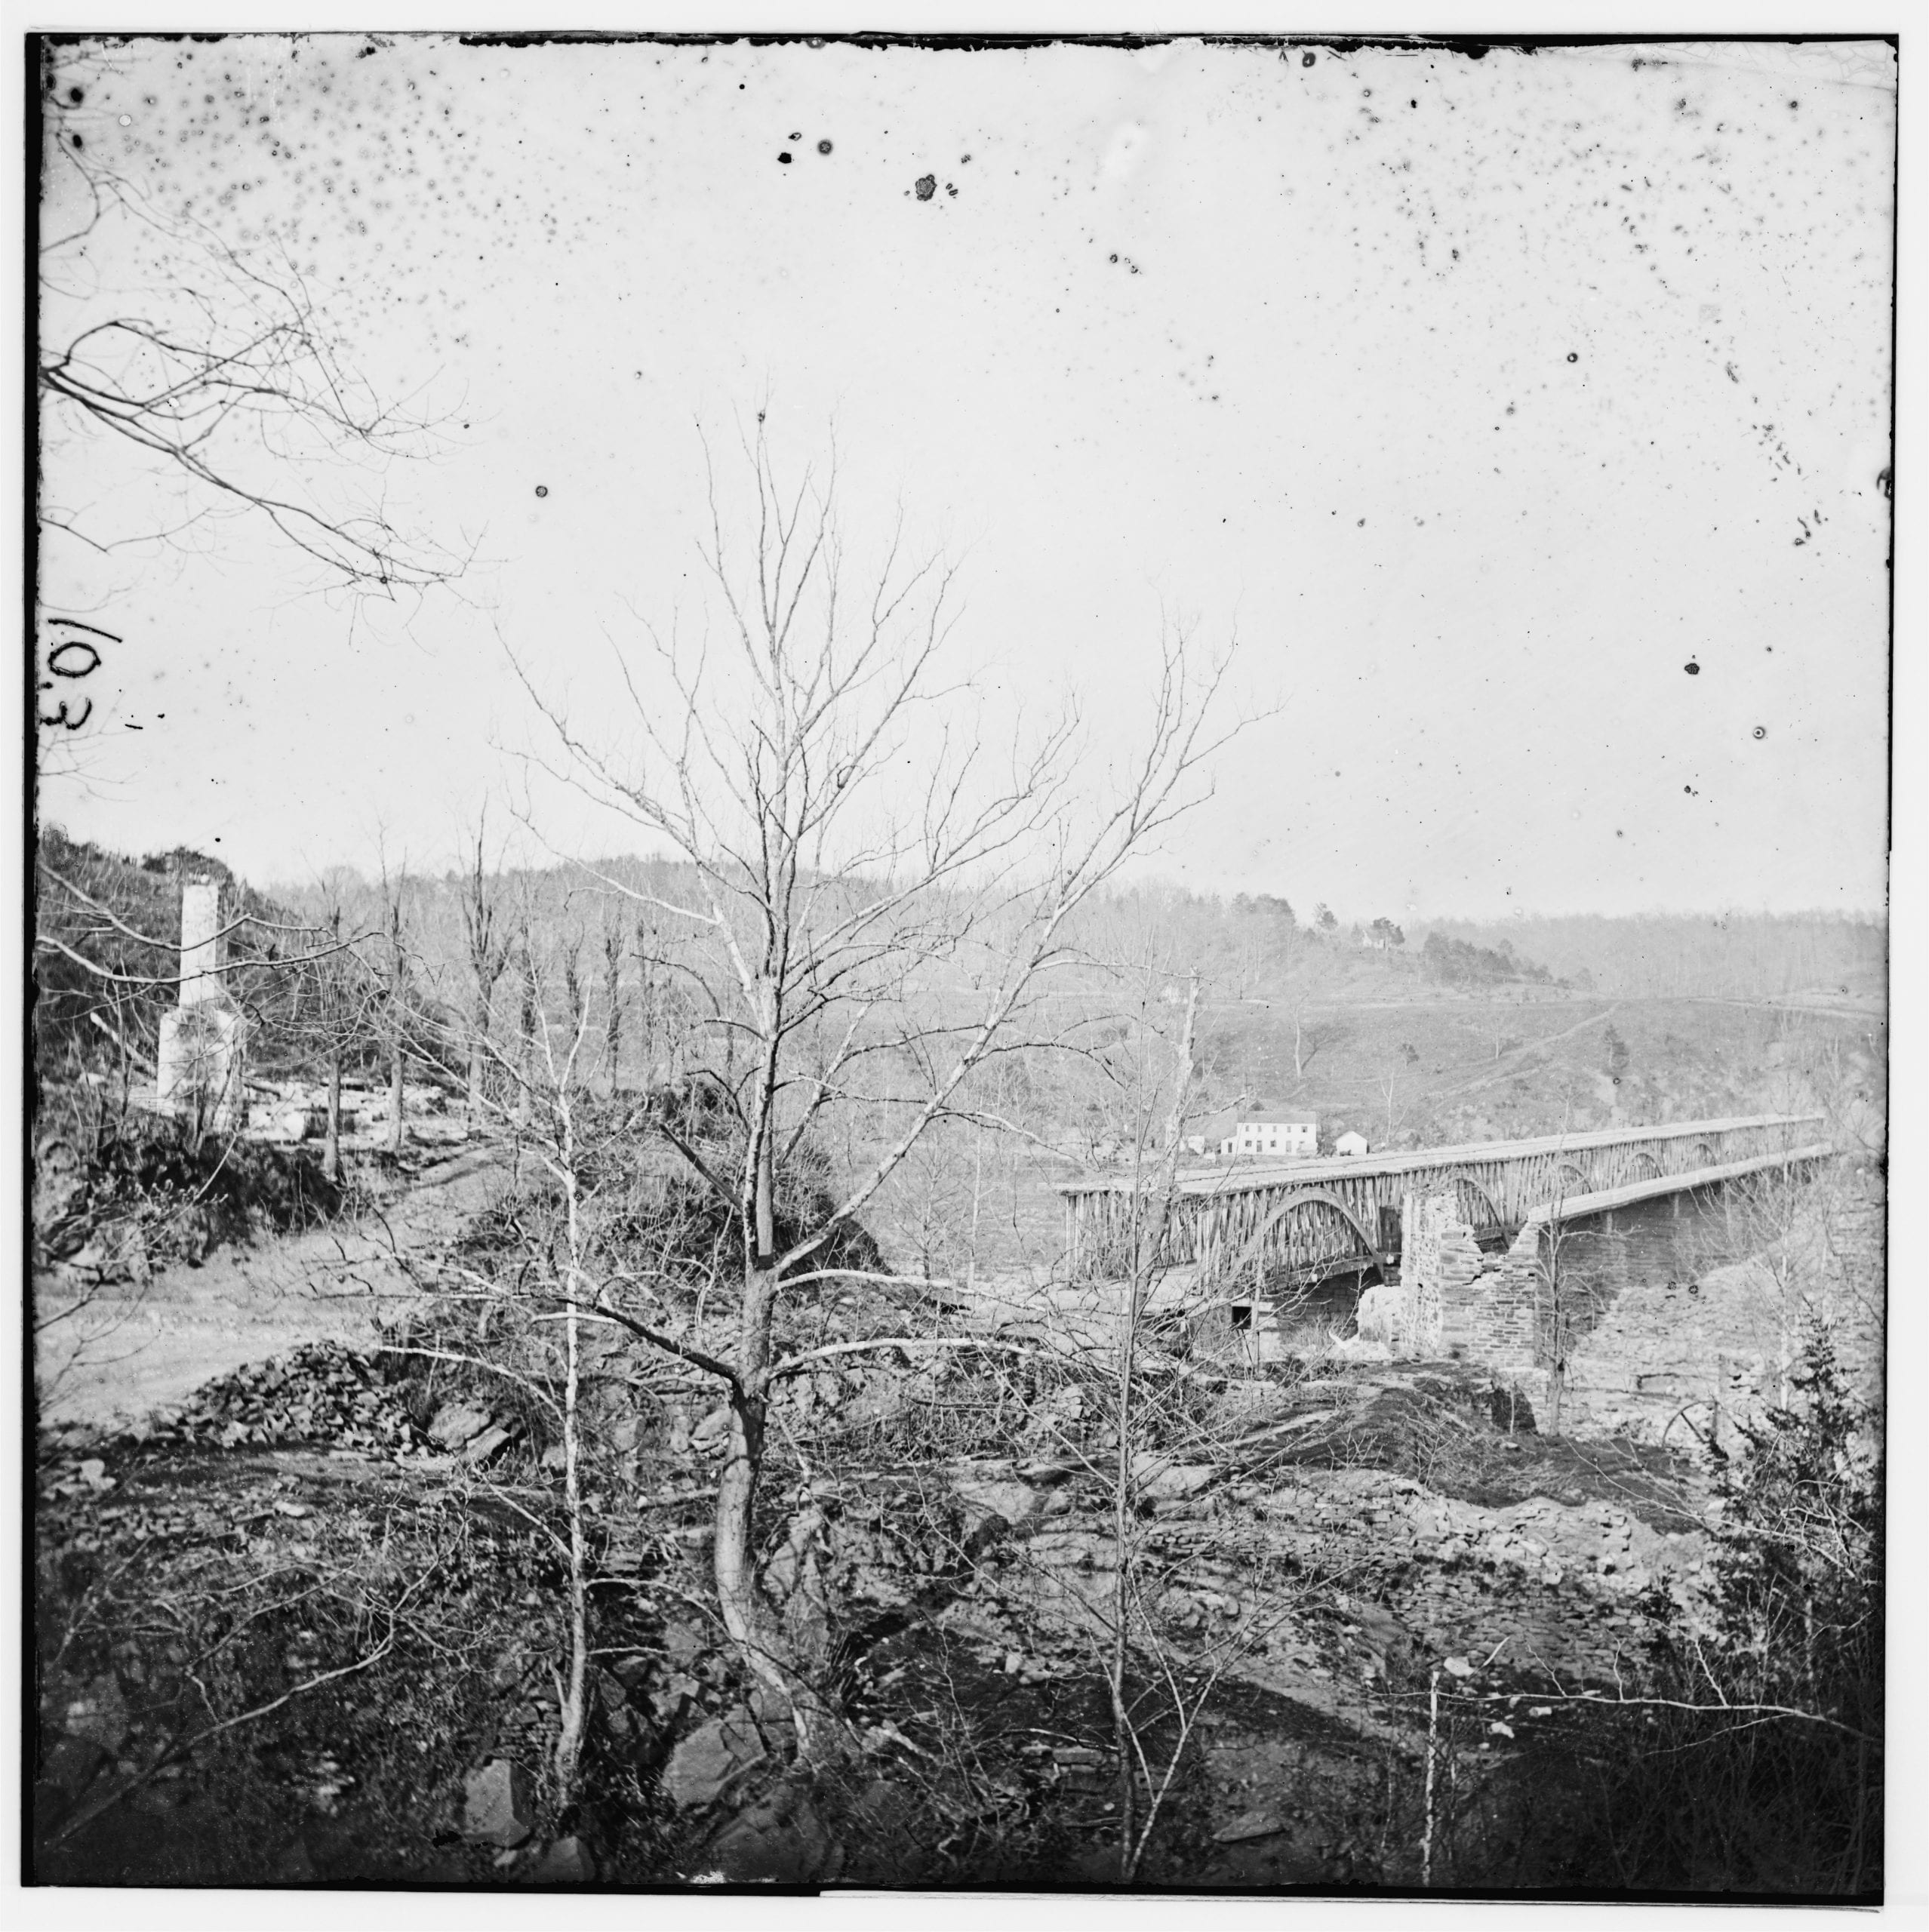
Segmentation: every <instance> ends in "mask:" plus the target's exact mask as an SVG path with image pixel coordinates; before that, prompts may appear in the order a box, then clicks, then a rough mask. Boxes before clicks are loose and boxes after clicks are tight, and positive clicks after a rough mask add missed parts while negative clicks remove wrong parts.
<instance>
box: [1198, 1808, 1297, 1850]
mask: <svg viewBox="0 0 1929 1932" xmlns="http://www.w3.org/2000/svg"><path fill="white" fill-rule="evenodd" d="M1285 1829H1286V1820H1285V1819H1284V1817H1282V1816H1281V1814H1280V1812H1279V1809H1278V1807H1277V1806H1276V1805H1272V1804H1260V1805H1257V1806H1255V1807H1254V1808H1253V1809H1252V1810H1250V1811H1241V1813H1240V1814H1239V1815H1238V1817H1236V1818H1230V1819H1228V1820H1226V1823H1224V1824H1223V1825H1221V1826H1220V1828H1219V1829H1218V1830H1217V1831H1216V1832H1214V1833H1213V1838H1214V1841H1216V1842H1217V1843H1218V1844H1245V1843H1246V1842H1247V1841H1248V1840H1250V1839H1252V1838H1271V1837H1272V1836H1273V1835H1274V1834H1275V1832H1283V1831H1284V1830H1285Z"/></svg>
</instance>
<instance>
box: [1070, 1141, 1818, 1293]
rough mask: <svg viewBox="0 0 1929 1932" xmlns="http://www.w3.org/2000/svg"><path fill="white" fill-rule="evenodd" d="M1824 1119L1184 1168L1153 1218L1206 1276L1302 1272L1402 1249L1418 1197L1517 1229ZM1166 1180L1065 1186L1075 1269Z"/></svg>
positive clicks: (1112, 1242)
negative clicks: (1408, 1212)
mask: <svg viewBox="0 0 1929 1932" xmlns="http://www.w3.org/2000/svg"><path fill="white" fill-rule="evenodd" d="M1821 1128H1823V1121H1822V1120H1821V1118H1820V1116H1817V1115H1786V1114H1757V1115H1746V1116H1743V1117H1740V1118H1734V1119H1724V1120H1696V1121H1672V1122H1669V1123H1668V1124H1665V1125H1657V1126H1649V1127H1620V1128H1596V1129H1595V1130H1593V1131H1590V1132H1588V1133H1585V1134H1547V1135H1543V1136H1541V1137H1538V1138H1536V1139H1534V1140H1488V1141H1476V1142H1473V1143H1469V1144H1466V1145H1462V1146H1448V1147H1417V1148H1413V1149H1404V1150H1401V1151H1399V1152H1389V1153H1385V1154H1380V1155H1352V1156H1346V1155H1327V1156H1324V1157H1323V1158H1318V1157H1316V1158H1312V1159H1307V1160H1295V1161H1271V1162H1268V1163H1266V1164H1259V1163H1253V1164H1246V1163H1244V1162H1241V1161H1229V1162H1226V1163H1225V1164H1223V1165H1218V1166H1214V1167H1211V1168H1198V1167H1192V1168H1186V1169H1185V1170H1183V1171H1182V1172H1181V1173H1180V1175H1179V1177H1178V1182H1177V1199H1176V1200H1175V1201H1174V1203H1173V1212H1172V1214H1171V1215H1170V1216H1164V1215H1157V1216H1155V1218H1156V1219H1157V1220H1158V1222H1159V1223H1160V1226H1159V1232H1158V1249H1159V1257H1158V1258H1159V1260H1160V1261H1161V1263H1163V1264H1164V1265H1167V1266H1171V1265H1173V1264H1175V1263H1188V1262H1196V1263H1199V1264H1201V1266H1202V1268H1203V1269H1204V1271H1205V1272H1206V1273H1207V1274H1208V1275H1225V1276H1226V1277H1228V1278H1232V1279H1240V1278H1244V1276H1246V1275H1248V1273H1249V1272H1252V1271H1254V1270H1255V1269H1257V1271H1259V1272H1260V1273H1262V1274H1264V1273H1266V1272H1277V1271H1284V1272H1289V1273H1291V1274H1294V1275H1302V1274H1303V1273H1304V1272H1306V1270H1307V1269H1316V1268H1319V1267H1324V1266H1329V1265H1331V1264H1337V1263H1344V1262H1346V1260H1349V1259H1352V1258H1361V1259H1364V1260H1368V1261H1369V1262H1370V1261H1371V1260H1375V1259H1377V1257H1379V1256H1380V1255H1381V1254H1384V1253H1385V1252H1386V1251H1388V1250H1389V1249H1394V1248H1397V1247H1398V1243H1399V1240H1400V1232H1399V1229H1400V1225H1401V1219H1402V1217H1403V1216H1404V1211H1405V1204H1406V1202H1407V1201H1408V1199H1409V1198H1410V1197H1411V1196H1414V1195H1426V1194H1429V1193H1435V1192H1448V1191H1451V1192H1453V1193H1454V1194H1455V1195H1457V1197H1458V1198H1459V1199H1460V1202H1461V1206H1462V1214H1463V1218H1464V1219H1465V1220H1466V1223H1467V1224H1468V1225H1469V1226H1472V1228H1473V1229H1475V1232H1476V1233H1478V1234H1481V1235H1491V1234H1497V1233H1500V1232H1504V1231H1507V1230H1510V1229H1518V1228H1519V1227H1521V1226H1523V1225H1524V1223H1526V1222H1528V1220H1531V1219H1532V1218H1534V1216H1535V1214H1536V1212H1537V1211H1544V1210H1545V1207H1546V1204H1548V1203H1549V1202H1552V1201H1560V1202H1561V1203H1562V1204H1563V1209H1562V1211H1563V1212H1564V1214H1568V1215H1572V1214H1574V1213H1576V1212H1583V1213H1585V1212H1588V1211H1589V1209H1586V1208H1577V1207H1576V1206H1575V1204H1576V1203H1577V1202H1580V1201H1598V1202H1599V1203H1600V1204H1601V1207H1607V1206H1613V1205H1618V1204H1620V1203H1621V1202H1623V1201H1638V1200H1642V1199H1646V1198H1650V1197H1651V1196H1653V1195H1663V1194H1669V1193H1675V1192H1680V1191H1681V1190H1682V1189H1684V1188H1685V1187H1692V1186H1697V1185H1710V1186H1712V1185H1713V1184H1714V1180H1712V1179H1711V1180H1708V1181H1706V1182H1703V1181H1702V1180H1700V1177H1701V1176H1703V1175H1707V1176H1710V1177H1715V1178H1719V1177H1721V1175H1722V1174H1723V1172H1724V1170H1730V1169H1732V1170H1734V1171H1735V1172H1737V1173H1743V1172H1755V1171H1758V1169H1759V1168H1761V1167H1767V1166H1772V1165H1774V1164H1776V1163H1777V1161H1787V1160H1790V1159H1793V1158H1806V1157H1807V1154H1806V1150H1807V1148H1808V1147H1810V1146H1813V1145H1814V1144H1815V1143H1816V1142H1817V1139H1818V1131H1819V1130H1820V1129H1821ZM1798 1148H1799V1149H1802V1150H1803V1153H1802V1155H1800V1156H1798V1154H1797V1151H1796V1150H1797V1149H1798ZM1162 1178H1163V1177H1162V1176H1160V1175H1158V1174H1156V1173H1148V1172H1146V1171H1143V1170H1142V1171H1140V1173H1139V1174H1137V1175H1136V1176H1135V1175H1133V1174H1123V1173H1117V1172H1114V1173H1109V1174H1088V1175H1084V1176H1083V1177H1081V1178H1080V1179H1078V1180H1073V1181H1061V1182H1060V1183H1058V1192H1059V1194H1060V1197H1061V1198H1062V1199H1063V1202H1064V1207H1065V1223H1066V1227H1065V1232H1066V1255H1067V1257H1068V1259H1069V1265H1070V1269H1071V1272H1072V1274H1073V1275H1074V1276H1075V1277H1081V1278H1089V1277H1094V1276H1096V1277H1101V1278H1102V1277H1103V1276H1106V1275H1112V1274H1115V1273H1116V1272H1118V1270H1119V1268H1120V1266H1121V1263H1123V1262H1124V1259H1125V1257H1128V1255H1129V1254H1131V1252H1132V1251H1133V1250H1134V1247H1135V1246H1136V1245H1137V1244H1138V1243H1139V1242H1140V1241H1143V1238H1145V1235H1146V1230H1147V1228H1148V1226H1149V1220H1148V1217H1149V1215H1150V1214H1152V1211H1153V1210H1154V1208H1155V1206H1156V1204H1157V1201H1158V1188H1159V1186H1160V1183H1161V1180H1162ZM1593 1211H1600V1210H1599V1209H1598V1208H1597V1209H1595V1210H1593Z"/></svg>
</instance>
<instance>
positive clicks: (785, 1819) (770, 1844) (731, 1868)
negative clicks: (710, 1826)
mask: <svg viewBox="0 0 1929 1932" xmlns="http://www.w3.org/2000/svg"><path fill="white" fill-rule="evenodd" d="M835 1852H836V1846H835V1842H834V1841H833V1840H832V1837H831V1835H830V1833H829V1832H828V1831H827V1830H826V1829H825V1827H824V1822H823V1820H822V1819H821V1818H820V1817H818V1816H817V1811H816V1810H815V1809H814V1807H813V1806H812V1805H811V1802H810V1801H809V1799H808V1798H805V1797H803V1796H801V1795H798V1794H793V1793H791V1792H777V1793H775V1794H774V1795H772V1796H771V1797H770V1798H768V1799H766V1800H765V1801H762V1802H761V1803H760V1804H753V1805H752V1806H751V1807H750V1808H749V1810H746V1811H743V1812H740V1813H739V1814H738V1815H737V1817H734V1818H733V1819H731V1821H730V1822H729V1823H728V1824H727V1825H725V1826H724V1828H723V1829H722V1830H721V1831H720V1832H718V1834H717V1835H716V1836H715V1838H712V1840H711V1841H710V1845H709V1852H708V1854H707V1857H708V1859H709V1861H710V1862H712V1863H714V1864H715V1867H716V1869H717V1870H718V1872H721V1874H722V1875H723V1876H724V1877H725V1878H728V1879H732V1880H734V1881H736V1882H737V1883H738V1884H767V1885H808V1884H814V1883H815V1882H816V1881H818V1880H819V1879H820V1878H823V1877H825V1876H826V1875H827V1874H828V1873H829V1871H830V1870H831V1869H832V1859H833V1858H834V1857H835Z"/></svg>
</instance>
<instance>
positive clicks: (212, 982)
mask: <svg viewBox="0 0 1929 1932" xmlns="http://www.w3.org/2000/svg"><path fill="white" fill-rule="evenodd" d="M225 953H226V947H225V946H224V945H223V942H222V939H221V886H220V881H219V880H218V879H211V878H191V879H186V880H183V881H182V884H181V974H180V999H179V1001H178V1003H177V1004H176V1005H175V1006H174V1008H172V1009H171V1010H170V1011H168V1012H166V1013H164V1014H162V1016H161V1038H160V1041H159V1051H158V1053H157V1054H156V1056H155V1098H156V1100H157V1101H158V1104H159V1106H161V1108H162V1111H163V1112H167V1113H171V1114H174V1115H178V1116H179V1117H180V1118H182V1119H183V1120H188V1121H192V1122H193V1124H194V1126H195V1131H196V1132H197V1133H200V1132H204V1131H207V1130H208V1129H213V1130H214V1131H216V1132H217V1133H224V1134H225V1133H234V1132H237V1131H239V1129H241V1128H242V1127H244V1126H245V1125H246V1124H247V1121H248V1090H247V1082H246V1075H245V1067H244V1061H245V1050H246V1041H245V1032H244V1029H243V1027H242V1016H241V1014H240V1013H239V1012H238V1011H237V1010H236V1008H235V1004H234V1002H233V1001H232V1000H230V999H229V997H228V995H227V993H226V989H224V988H223V986H222V984H221V968H222V965H223V956H224V955H225Z"/></svg>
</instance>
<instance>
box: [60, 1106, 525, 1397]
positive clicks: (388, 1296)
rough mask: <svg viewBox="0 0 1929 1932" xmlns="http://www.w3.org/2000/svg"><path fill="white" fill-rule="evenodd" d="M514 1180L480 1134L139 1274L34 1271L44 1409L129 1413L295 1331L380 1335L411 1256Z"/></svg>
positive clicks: (250, 1357)
mask: <svg viewBox="0 0 1929 1932" xmlns="http://www.w3.org/2000/svg"><path fill="white" fill-rule="evenodd" d="M509 1180H510V1175H509V1160H508V1156H507V1155H506V1153H505V1152H503V1150H502V1149H500V1148H499V1147H497V1146H494V1144H492V1143H478V1144H476V1145H475V1146H469V1147H464V1148H461V1149H458V1150H457V1151H456V1152H454V1153H452V1154H440V1153H438V1154H436V1155H432V1156H431V1157H429V1158H426V1159H424V1160H423V1161H420V1163H419V1164H414V1165H413V1166H411V1167H405V1168H401V1169H399V1170H397V1171H394V1172H392V1173H390V1174H387V1175H386V1176H385V1175H383V1174H382V1173H381V1172H380V1171H373V1170H371V1173H370V1174H369V1176H368V1183H367V1192H368V1198H367V1200H366V1204H365V1205H362V1206H361V1207H359V1208H358V1210H357V1211H355V1213H354V1214H352V1215H350V1216H349V1217H345V1218H343V1219H342V1220H337V1221H335V1222H333V1223H330V1224H328V1225H327V1226H322V1227H318V1228H311V1229H308V1230H306V1232H302V1233H300V1234H296V1235H285V1236H279V1237H272V1238H267V1239H264V1240H260V1241H255V1242H251V1243H248V1244H243V1245H238V1246H229V1247H218V1248H216V1249H215V1250H214V1251H213V1252H212V1253H211V1254H207V1255H206V1256H205V1257H204V1258H203V1259H202V1260H199V1261H198V1262H196V1263H189V1262H186V1261H175V1262H171V1263H168V1264H167V1265H165V1266H156V1267H154V1268H153V1269H151V1270H149V1271H146V1278H145V1279H144V1280H134V1279H127V1280H122V1281H116V1282H113V1283H112V1284H107V1285H103V1286H89V1285H88V1284H85V1283H81V1282H76V1281H74V1280H73V1279H72V1278H71V1277H70V1276H69V1275H67V1274H66V1273H65V1272H63V1271H57V1270H53V1269H49V1270H47V1271H45V1272H38V1273H36V1275H35V1281H34V1303H35V1321H36V1324H37V1327H38V1332H37V1334H36V1335H35V1362H34V1370H35V1387H36V1389H37V1392H38V1398H39V1406H40V1414H41V1420H42V1422H43V1423H90V1424H93V1425H95V1426H102V1427H105V1426H109V1425H111V1424H115V1423H128V1422H133V1421H135V1420H138V1419H140V1417H144V1416H145V1415H146V1414H148V1413H149V1411H151V1410H153V1409H155V1408H157V1407H165V1406H166V1405H168V1404H173V1403H177V1402H180V1401H183V1400H184V1399H185V1398H186V1397H187V1396H188V1395H190V1394H191V1393H192V1392H193V1391H194V1390H195V1389H197V1388H198V1387H199V1386H201V1385H202V1383H205V1382H206V1381H208V1380H209V1379H210V1378H211V1377H214V1376H217V1375H220V1374H224V1373H225V1372H226V1371H229V1370H230V1369H233V1368H236V1367H240V1366H241V1365H242V1364H244V1363H246V1362H253V1361H263V1360H265V1359H266V1358H268V1357H269V1356H272V1355H280V1354H282V1353H285V1352H286V1351H288V1349H293V1348H295V1347H297V1346H299V1345H300V1344H301V1343H303V1342H309V1341H319V1340H337V1341H341V1342H344V1343H349V1344H350V1345H352V1346H355V1347H358V1348H372V1347H374V1346H378V1345H379V1343H380V1340H381V1338H382V1336H383V1334H384V1333H385V1332H386V1330H387V1329H389V1327H392V1326H393V1325H394V1324H395V1322H396V1321H398V1320H400V1319H401V1318H405V1316H406V1315H407V1313H408V1310H409V1309H410V1308H411V1306H413V1305H414V1303H415V1300H416V1292H415V1287H414V1281H413V1280H412V1279H411V1275H410V1272H409V1268H410V1264H411V1263H417V1262H420V1261H421V1260H426V1258H428V1257H430V1256H431V1255H432V1254H434V1253H435V1251H437V1250H438V1248H440V1247H445V1246H446V1245H448V1244H450V1243H452V1242H453V1241H454V1240H455V1239H456V1238H457V1237H458V1236H459V1235H460V1233H461V1232H462V1231H463V1229H464V1228H465V1227H466V1226H467V1225H468V1224H469V1222H470V1221H471V1220H472V1219H473V1218H474V1217H475V1215H477V1214H479V1213H480V1212H481V1211H482V1210H483V1209H484V1208H485V1207H487V1206H488V1205H489V1204H491V1202H492V1201H494V1200H496V1199H497V1198H499V1197H500V1195H501V1194H502V1193H503V1191H504V1190H505V1189H506V1187H507V1186H509Z"/></svg>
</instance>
